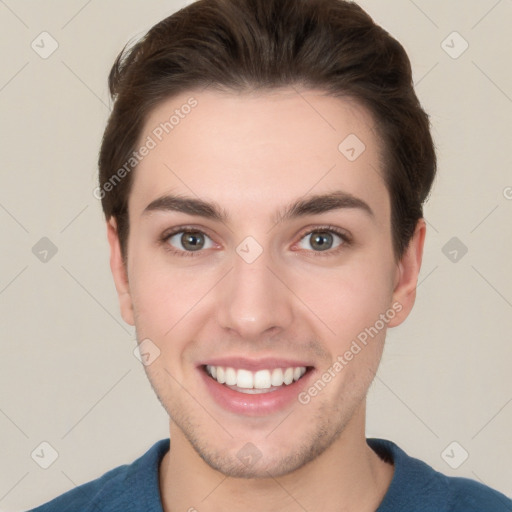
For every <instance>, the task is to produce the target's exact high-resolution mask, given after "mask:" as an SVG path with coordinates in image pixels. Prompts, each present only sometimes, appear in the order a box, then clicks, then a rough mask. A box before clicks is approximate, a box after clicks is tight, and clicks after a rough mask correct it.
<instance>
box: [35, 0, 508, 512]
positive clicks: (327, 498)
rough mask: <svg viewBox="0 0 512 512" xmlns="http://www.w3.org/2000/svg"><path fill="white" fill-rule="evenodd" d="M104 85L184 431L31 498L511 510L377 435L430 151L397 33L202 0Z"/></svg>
mask: <svg viewBox="0 0 512 512" xmlns="http://www.w3.org/2000/svg"><path fill="white" fill-rule="evenodd" d="M109 84H110V90H111V94H112V97H113V99H114V106H113V111H112V114H111V117H110V119H109V121H108V125H107V128H106V131H105V135H104V139H103V142H102V147H101V151H100V157H99V168H100V186H99V187H98V189H97V191H96V193H97V195H98V197H100V198H101V199H102V205H103V209H104V212H105V217H106V220H107V233H108V240H109V243H110V248H111V269H112V273H113V277H114V281H115V285H116V289H117V292H118V295H119V301H120V307H121V312H122V315H123V318H124V319H125V321H126V322H127V323H129V324H130V325H134V326H135V328H136V331H137V339H138V342H139V344H140V348H141V353H143V354H144V359H143V361H144V363H145V370H146V372H147V375H148V378H149V380H150V382H151V384H152V386H153V388H154V390H155V392H156V394H157V396H158V399H159V400H160V402H161V403H162V405H163V406H164V408H165V410H166V411H167V413H168V414H169V418H170V439H171V442H170V443H169V439H164V440H162V441H159V442H158V443H156V444H155V445H154V446H153V447H152V448H151V449H150V450H149V451H148V452H147V453H146V454H145V455H144V456H142V457H141V458H140V459H138V460H136V461H135V462H133V463H132V464H131V465H128V466H122V467H119V468H116V469H113V470H112V471H110V472H108V473H106V474H105V475H103V476H102V477H101V478H99V479H97V480H94V481H92V482H90V483H88V484H85V485H83V486H80V487H78V488H76V489H74V490H72V491H70V492H68V493H66V494H64V495H62V496H61V497H59V498H56V499H55V500H53V501H52V502H50V503H48V504H46V505H43V506H41V507H39V508H38V509H35V510H37V511H38V512H49V511H60V510H63V511H64V510H70V511H71V510H80V511H83V510H91V511H92V510H101V511H121V510H122V511H142V510H144V511H165V512H169V511H172V512H174V511H186V510H189V511H194V510H198V511H201V512H203V511H204V512H207V511H217V510H235V511H238V510H240V511H242V510H243V511H251V510H268V511H290V512H291V511H299V510H300V511H304V510H306V511H308V512H314V511H327V512H330V511H347V512H348V511H358V512H365V511H368V512H370V511H378V512H391V511H393V512H397V511H407V512H411V511H431V512H433V511H436V512H440V511H461V512H462V511H464V512H471V511H484V510H485V511H510V510H512V502H511V501H510V500H509V499H508V498H506V497H505V496H504V495H502V494H500V493H498V492H497V491H494V490H492V489H490V488H488V487H486V486H484V485H482V484H480V483H477V482H475V481H472V480H468V479H463V478H449V477H446V476H444V475H442V474H440V473H438V472H435V471H434V470H433V469H432V468H430V467H429V466H427V465H426V464H424V463H423V462H421V461H419V460H417V459H413V458H411V457H409V456H408V455H407V454H406V453H405V452H404V451H403V450H401V449H400V448H399V447H398V446H397V445H396V444H394V443H393V442H391V441H386V440H382V439H366V437H365V408H366V399H365V397H366V393H367V391H368V388H369V386H370V384H371V382H372V380H373V378H374V376H375V373H376V371H377V368H378V364H379V361H380V358H381V355H382V350H383V346H384V340H385V335H386V331H387V329H388V328H392V327H394V326H396V325H399V324H400V323H402V322H403V321H404V320H405V318H406V317H407V316H408V314H409V312H410V311H411V309H412V307H413V304H414V300H415V291H416V284H417V278H418V274H419V271H420V267H421V260H422V253H423V244H424V239H425V232H426V225H425V221H424V219H423V212H422V205H423V203H424V201H425V200H426V198H427V196H428V193H429V191H430V188H431V185H432V182H433V179H434V176H435V169H436V157H435V152H434V147H433V142H432V138H431V135H430V130H429V121H428V116H427V115H426V114H425V112H424V111H423V110H422V108H421V106H420V104H419V102H418V100H417V97H416V95H415V93H414V91H413V88H412V80H411V69H410V63H409V60H408V58H407V56H406V54H405V51H404V50H403V48H402V47H401V46H400V45H399V43H398V42H396V41H395V40H394V39H393V38H391V37H390V36H389V34H387V33H386V32H385V31H384V30H383V29H381V28H380V27H378V26H377V25H375V24H374V23H373V21H372V20H371V19H370V17H369V16H368V15H367V14H366V13H365V12H364V11H363V10H362V9H361V8H359V7H358V6H357V5H356V4H353V3H350V2H344V1H341V0H309V1H301V0H200V1H198V2H196V3H193V4H191V5H190V6H188V7H187V8H185V9H183V10H181V11H179V12H178V13H176V14H174V15H173V16H171V17H169V18H167V19H165V20H163V21H162V22H161V23H159V24H157V25H156V26H155V27H153V28H152V29H151V30H150V31H149V33H148V34H147V35H146V36H145V37H144V38H143V39H142V40H141V41H140V42H139V43H137V44H136V45H135V46H134V47H133V48H131V49H129V50H125V51H124V52H122V53H121V55H120V56H119V57H118V59H117V61H116V63H115V64H114V67H113V68H112V71H111V74H110V78H109Z"/></svg>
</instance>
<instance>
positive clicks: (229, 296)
mask: <svg viewBox="0 0 512 512" xmlns="http://www.w3.org/2000/svg"><path fill="white" fill-rule="evenodd" d="M285 283H286V279H285V276H284V274H283V272H282V271H279V269H277V268H276V266H275V265H272V262H271V261H270V258H269V257H268V256H267V254H266V252H265V251H264V252H263V253H262V254H261V255H260V256H259V257H258V258H257V259H256V261H253V262H251V263H248V262H247V261H245V260H244V259H243V258H242V257H240V256H239V255H238V254H234V259H233V268H232V270H231V272H229V274H228V275H227V276H226V279H224V280H223V283H222V285H221V289H220V290H219V291H218V292H219V295H218V297H217V300H218V302H217V319H218V322H219V324H220V326H221V327H222V328H224V329H227V330H229V331H232V332H233V333H236V334H237V335H238V336H239V337H241V338H243V339H247V340H257V339H261V338H262V337H263V336H269V335H274V334H278V333H279V332H280V331H283V330H285V329H287V328H288V327H289V326H290V325H291V324H292V322H293V309H292V306H293V301H292V299H293V295H292V293H291V292H290V290H289V289H288V288H287V286H286V284H285Z"/></svg>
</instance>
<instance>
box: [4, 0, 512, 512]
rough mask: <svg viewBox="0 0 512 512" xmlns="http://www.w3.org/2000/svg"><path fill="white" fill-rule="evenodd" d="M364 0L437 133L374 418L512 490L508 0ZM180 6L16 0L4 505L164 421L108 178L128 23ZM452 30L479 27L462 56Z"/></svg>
mask: <svg viewBox="0 0 512 512" xmlns="http://www.w3.org/2000/svg"><path fill="white" fill-rule="evenodd" d="M360 3H361V4H362V6H363V7H365V8H366V9H367V10H368V11H369V13H370V14H371V15H372V16H373V17H374V18H375V20H376V21H377V22H379V23H381V24H382V25H383V26H384V27H385V28H386V29H387V30H388V31H389V32H391V33H392V34H393V35H394V36H395V37H397V38H398V39H399V40H400V41H401V42H402V43H403V44H404V46H405V47H406V49H407V51H408V52H409V55H410V57H411V60H412V63H413V68H414V76H415V82H416V84H417V92H418V94H419V96H420V99H421V101H422V102H423V104H424V106H425V107H426V109H427V110H428V111H429V113H430V114H431V116H432V121H433V124H434V135H435V138H436V142H437V146H438V152H439V177H438V179H437V182H436V185H435V188H434V191H433V196H432V198H431V200H430V202H429V203H428V205H427V207H426V218H427V220H428V222H429V232H428V236H427V245H426V252H425V258H424V265H423V270H422V273H421V279H420V285H419V288H418V300H417V304H416V307H415V310H414V311H413V314H412V315H411V317H410V319H409V320H408V322H406V324H405V325H403V326H401V327H399V328H397V329H394V330H392V331H390V332H389V335H388V340H387V346H386V350H385V353H384V357H383V361H382V365H381V368H380V370H379V373H378V377H377V378H376V380H375V382H374V384H373V386H372V388H371V390H370V393H369V413H368V429H367V435H368V437H383V438H388V439H391V440H394V441H395V442H397V444H399V446H401V447H402V448H403V449H405V450H406V451H407V452H408V453H409V454H411V455H413V456H415V457H418V458H420V459H423V460H425V461H426V462H428V463H429V464H430V465H432V466H433V467H434V468H436V469H438V470H439V471H441V472H444V473H446V474H448V475H459V476H466V477H470V478H473V479H477V480H480V481H482V482H484V483H486V484H488V485H490V486H492V487H495V488H497V489H499V490H501V491H502V492H504V493H505V494H507V495H509V496H512V464H511V460H512V443H511V436H510V432H512V386H511V380H512V379H511V371H510V363H511V361H512V338H511V333H512V268H511V265H512V264H511V261H512V258H511V256H510V255H511V252H512V222H511V219H512V172H511V168H512V166H511V163H512V158H511V156H510V155H511V153H510V149H511V141H512V130H511V124H512V123H511V117H512V115H511V114H512V71H511V69H512V68H511V66H510V62H511V60H510V51H511V46H512V45H511V43H512V37H511V29H510V27H511V26H512V1H511V0H500V1H497V0H471V1H468V0H465V1H451V2H446V1H444V0H435V1H426V0H415V1H414V2H413V1H412V0H392V1H386V2H383V1H382V0H364V1H361V2H360ZM184 5H185V2H183V1H178V0H176V1H171V0H168V1H164V2H162V1H158V2H157V1H155V0H152V1H144V2H142V1H137V2H136V1H130V2H127V1H121V0H109V1H104V2H99V1H98V0H89V1H84V0H76V1H70V0H65V1H64V0H62V1H46V2H26V1H22V0H5V1H4V0H0V30H1V32H2V66H1V67H0V112H1V114H0V115H1V120H2V126H1V137H0V140H1V153H0V155H1V173H2V174H1V182H0V183H1V186H0V225H1V229H2V231H1V233H2V250H1V253H0V254H1V255H0V258H1V259H0V263H1V264H0V316H1V317H0V325H1V327H0V329H1V330H0V332H1V341H0V343H1V352H0V353H1V372H0V433H1V456H0V510H2V511H18V510H23V509H27V508H29V507H32V506H35V505H36V504H39V503H42V502H43V501H47V500H49V499H50V498H52V497H54V496H56V495H58V494H60V493H62V492H64V491H66V490H68V489H70V488H72V487H73V486H75V485H78V484H81V483H83V482H85V481H88V480H90V479H92V478H95V477H98V476H100V475H101V474H103V473H104V472H105V471H107V470H108V469H111V468H113V467H115V466H117V465H119V464H123V463H129V462H131V461H132V460H134V459H135V458H136V457H138V456H139V455H141V454H142V453H144V452H145V451H146V450H147V449H148V448H149V447H150V446H151V445H152V444H153V443H154V442H155V441H156V440H158V439H161V438H163V437H167V436H168V430H167V420H166V414H165V412H164V410H163V408H162V407H161V406H160V404H159V403H158V401H157V399H156V398H155V396H154V395H153V392H152V390H151V388H150V386H149V383H148V382H147V381H146V377H145V374H144V372H143V368H142V366H141V365H140V363H139V361H138V360H137V359H136V358H135V357H134V355H133V350H134V348H135V346H136V343H135V339H134V334H133V330H132V329H131V328H129V327H128V326H126V325H125V324H124V323H123V321H122V320H121V318H120V315H119V312H118V306H117V299H116V295H115V291H114V286H113V283H112V280H111V276H110V270H109V267H108V251H107V244H106V239H105V233H104V227H103V223H102V215H101V210H100V204H99V202H98V201H97V200H96V199H95V198H94V197H93V195H92V190H93V188H94V187H95V186H96V156H97V151H98V148H99V143H100V137H101V135H102V131H103V128H104V124H105V121H106V119H107V116H108V113H109V99H108V95H107V85H106V83H107V82H106V81H107V74H108V71H109V69H110V66H111V64H112V62H113V60H114V58H115V57H116V55H117V54H118V52H119V50H120V49H121V47H122V46H123V45H124V43H125V42H126V41H127V40H128V39H129V38H131V37H135V36H140V35H142V34H143V33H144V32H145V31H146V30H147V29H149V28H150V27H151V26H152V25H153V24H154V23H155V22H157V21H159V20H160V19H161V18H163V17H164V16H166V15H168V14H170V13H171V12H173V11H174V10H176V9H178V8H180V7H182V6H184ZM43 31H47V32H49V33H50V34H51V36H52V37H53V38H54V39H55V40H56V41H57V43H58V49H57V50H56V51H55V52H54V53H53V54H52V55H50V56H49V57H48V58H46V59H43V58H41V57H40V55H39V54H38V53H36V52H35V51H34V50H33V49H32V47H31V43H32V41H33V40H36V43H37V42H38V41H39V45H40V46H41V43H40V40H41V38H40V37H39V38H38V36H39V34H40V33H41V32H43ZM453 31H457V32H458V33H459V34H460V36H461V37H462V38H464V40H465V41H467V43H468V44H469V48H468V49H467V50H466V51H465V52H464V53H463V54H462V55H460V56H458V58H453V57H454V56H457V54H458V53H459V52H460V51H461V50H462V49H463V48H464V46H463V45H464V40H463V39H461V38H460V37H459V36H457V35H451V34H452V32H453ZM44 37H47V36H44ZM445 40H446V42H445V43H443V41H445ZM45 41H46V43H45V48H46V50H48V49H49V48H51V46H50V40H49V39H45ZM42 50H43V49H42V48H40V49H39V51H42ZM445 50H446V51H445ZM447 51H448V52H449V53H451V54H452V56H450V55H449V54H448V53H447ZM43 237H47V238H49V239H50V240H51V241H52V243H53V244H54V245H55V246H56V248H57V249H58V252H57V253H56V254H55V255H53V256H52V257H50V256H51V253H49V254H48V256H47V259H48V261H47V262H42V261H40V260H39V259H38V258H37V257H36V255H35V254H34V253H33V252H32V248H33V246H34V245H35V244H36V243H37V242H38V241H39V240H40V239H41V238H43ZM453 237H457V238H458V239H459V242H457V243H458V244H459V248H458V249H457V248H456V247H455V246H454V247H452V246H448V247H447V249H445V252H446V253H448V256H450V257H452V258H453V257H454V256H455V253H453V252H452V254H451V255H450V254H449V251H450V250H453V249H454V248H455V250H457V251H458V252H457V258H458V260H457V261H456V262H453V261H451V260H450V259H449V258H448V257H447V256H445V254H444V253H443V247H445V244H447V242H448V241H449V240H450V239H452V238H453ZM460 244H464V246H466V247H467V250H468V252H467V254H465V255H464V256H463V257H461V255H462V252H461V251H460V247H462V246H461V245H460ZM453 441H456V442H457V443H458V445H455V448H453V446H451V447H450V448H449V449H448V452H447V453H448V455H449V456H451V457H446V456H445V459H446V460H449V461H450V462H451V463H452V465H453V464H454V461H455V462H460V461H461V460H462V459H461V455H462V454H463V452H462V449H464V450H466V451H467V452H468V453H469V458H468V459H467V460H466V461H464V463H463V464H462V465H460V467H459V468H458V469H452V468H451V467H450V466H449V465H448V464H447V462H445V459H443V457H442V453H443V452H444V453H446V452H445V449H446V448H447V447H448V446H449V445H450V443H452V442H453ZM42 442H47V443H49V444H50V445H51V446H52V447H53V448H54V449H55V450H56V452H57V453H58V458H57V459H56V461H55V462H54V463H53V464H52V465H51V466H50V467H49V468H48V469H42V468H41V467H40V466H39V465H38V464H37V463H36V462H35V461H34V460H33V459H32V457H31V453H32V452H33V451H34V450H36V449H37V450H36V453H41V451H40V450H41V447H40V444H41V443H42ZM459 445H460V446H459ZM44 446H45V445H43V448H44ZM452 448H453V452H452V451H451V449H452ZM38 450H39V451H38ZM43 451H44V450H43ZM45 453H46V454H47V455H48V454H49V453H50V450H49V449H48V448H47V447H46V451H45ZM45 456H46V455H45ZM34 458H36V459H37V457H34Z"/></svg>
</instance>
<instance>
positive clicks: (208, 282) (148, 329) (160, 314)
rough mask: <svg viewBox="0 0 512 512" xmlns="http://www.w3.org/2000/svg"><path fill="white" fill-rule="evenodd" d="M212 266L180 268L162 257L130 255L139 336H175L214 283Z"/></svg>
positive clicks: (134, 306)
mask: <svg viewBox="0 0 512 512" xmlns="http://www.w3.org/2000/svg"><path fill="white" fill-rule="evenodd" d="M216 275H217V274H216V273H215V272H214V270H213V269H211V271H209V269H207V268H205V267H202V268H201V269H200V270H199V268H193V267H189V268H183V267H179V268H178V267H176V266H173V265H171V264H170V263H169V262H168V261H165V257H164V258H161V257H160V256H155V255H150V254H148V253H145V254H144V253H142V251H141V254H140V255H136V256H135V257H134V258H133V259H132V265H131V271H130V292H131V296H132V302H133V308H134V312H135V317H136V326H137V332H138V335H139V337H140V336H144V337H148V338H151V339H153V338H154V339H155V340H161V342H162V343H163V342H164V341H166V340H168V339H171V338H172V339H173V343H174V340H177V339H179V337H178V336H177V333H178V332H180V331H182V330H183V329H184V328H185V326H186V325H187V318H190V317H191V315H193V314H194V313H195V312H196V311H197V310H198V309H199V308H200V307H201V304H200V302H201V298H202V297H204V296H205V295H206V294H207V292H208V290H209V289H210V288H211V287H212V283H215V279H216Z"/></svg>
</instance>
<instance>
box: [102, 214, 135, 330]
mask: <svg viewBox="0 0 512 512" xmlns="http://www.w3.org/2000/svg"><path fill="white" fill-rule="evenodd" d="M107 238H108V243H109V245H110V270H111V271H112V276H113V278H114V283H115V285H116V290H117V296H118V298H119V306H120V308H121V316H122V317H123V319H124V321H125V322H126V323H127V324H130V325H135V322H134V315H133V304H132V297H131V295H130V286H129V283H128V275H127V269H126V266H125V263H124V261H123V257H122V254H121V244H120V242H119V235H118V232H117V222H116V220H115V218H114V217H111V218H110V219H109V220H108V221H107Z"/></svg>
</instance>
